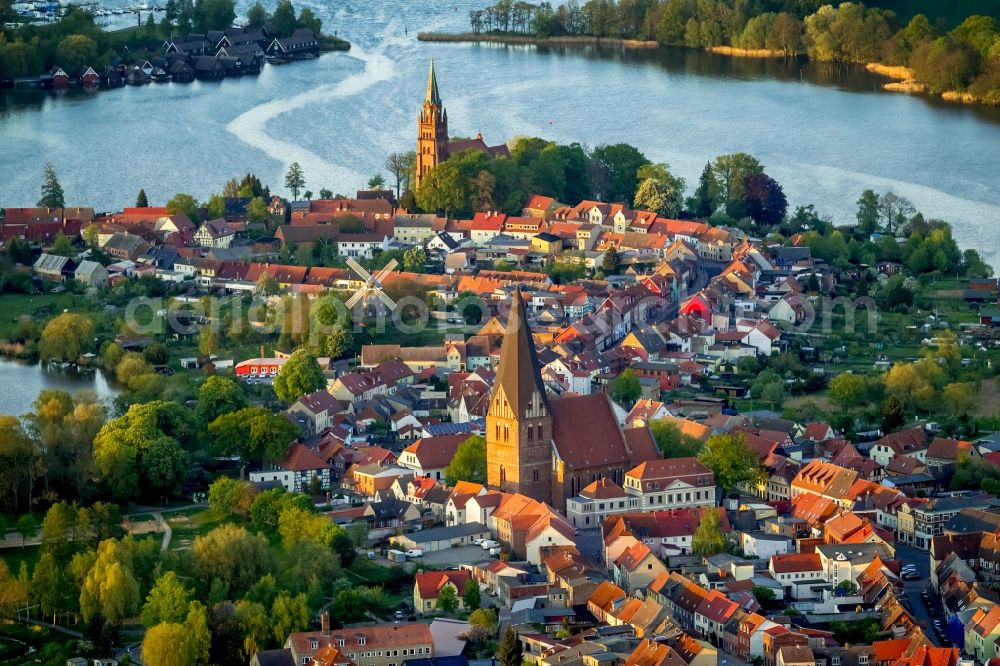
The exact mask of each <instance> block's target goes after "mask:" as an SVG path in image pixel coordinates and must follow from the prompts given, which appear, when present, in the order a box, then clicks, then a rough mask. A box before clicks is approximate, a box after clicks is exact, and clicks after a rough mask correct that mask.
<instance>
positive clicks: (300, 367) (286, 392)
mask: <svg viewBox="0 0 1000 666" xmlns="http://www.w3.org/2000/svg"><path fill="white" fill-rule="evenodd" d="M325 386H326V377H325V376H324V375H323V369H322V368H320V367H319V363H317V362H316V357H315V356H313V355H312V354H310V353H309V352H308V351H306V350H304V349H296V350H295V352H294V353H293V354H292V355H291V357H289V359H288V360H287V361H285V364H284V365H283V366H281V371H280V372H279V373H278V376H277V377H275V379H274V394H275V395H276V396H278V399H279V400H281V401H282V402H292V401H294V400H297V399H298V398H300V397H302V396H303V395H305V394H306V393H312V392H313V391H318V390H319V389H321V388H324V387H325Z"/></svg>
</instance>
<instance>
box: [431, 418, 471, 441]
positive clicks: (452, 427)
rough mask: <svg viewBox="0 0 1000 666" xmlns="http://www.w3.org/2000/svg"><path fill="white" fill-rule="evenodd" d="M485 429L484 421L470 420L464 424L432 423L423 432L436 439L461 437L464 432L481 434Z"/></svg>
mask: <svg viewBox="0 0 1000 666" xmlns="http://www.w3.org/2000/svg"><path fill="white" fill-rule="evenodd" d="M485 427H486V421H485V419H472V420H471V421H466V422H464V423H433V424H431V425H429V426H427V427H425V428H424V430H425V431H426V432H427V435H428V436H430V437H437V436H438V435H461V434H463V433H466V432H467V433H474V432H482V431H483V428H485Z"/></svg>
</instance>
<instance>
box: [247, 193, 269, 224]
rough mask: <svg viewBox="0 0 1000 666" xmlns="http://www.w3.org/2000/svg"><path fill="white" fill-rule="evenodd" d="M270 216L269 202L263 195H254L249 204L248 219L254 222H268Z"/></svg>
mask: <svg viewBox="0 0 1000 666" xmlns="http://www.w3.org/2000/svg"><path fill="white" fill-rule="evenodd" d="M267 217H268V210H267V203H266V202H265V201H264V199H263V198H261V197H254V198H253V199H251V200H250V203H248V204H247V219H248V220H249V221H250V222H252V223H254V224H259V223H261V222H266V221H267Z"/></svg>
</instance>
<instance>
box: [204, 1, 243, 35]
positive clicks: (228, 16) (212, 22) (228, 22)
mask: <svg viewBox="0 0 1000 666" xmlns="http://www.w3.org/2000/svg"><path fill="white" fill-rule="evenodd" d="M235 19H236V10H235V8H234V5H233V0H196V2H195V4H194V29H195V31H197V32H208V31H209V30H225V29H226V28H229V27H230V26H232V25H233V21H234V20H235Z"/></svg>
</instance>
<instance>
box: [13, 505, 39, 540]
mask: <svg viewBox="0 0 1000 666" xmlns="http://www.w3.org/2000/svg"><path fill="white" fill-rule="evenodd" d="M14 529H15V530H16V531H17V533H18V534H20V535H21V548H24V546H25V544H26V543H27V541H28V539H33V538H35V535H36V534H38V521H37V520H35V517H34V516H33V515H31V514H30V513H26V514H24V515H23V516H21V517H20V518H18V519H17V523H15V525H14Z"/></svg>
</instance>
